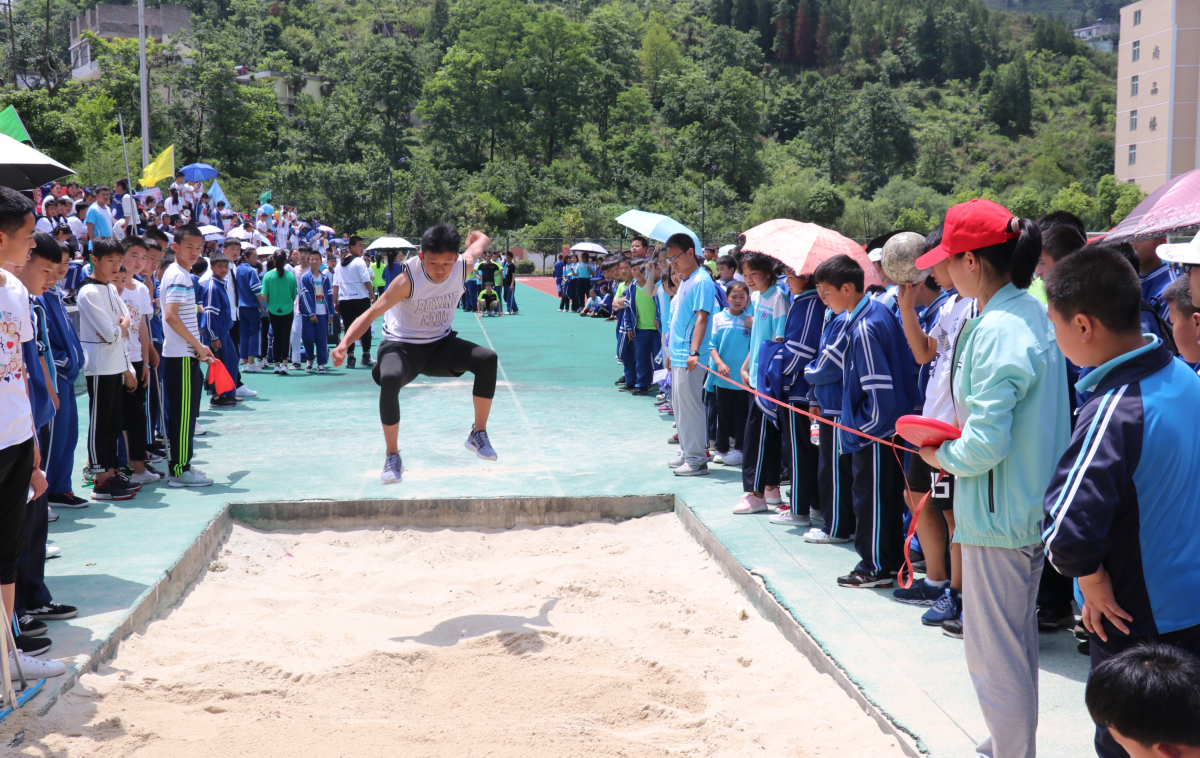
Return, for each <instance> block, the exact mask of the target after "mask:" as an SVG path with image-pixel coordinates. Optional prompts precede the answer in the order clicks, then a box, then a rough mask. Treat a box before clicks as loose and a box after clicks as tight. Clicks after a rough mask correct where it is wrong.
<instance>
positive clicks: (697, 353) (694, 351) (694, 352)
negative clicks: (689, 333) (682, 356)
mask: <svg viewBox="0 0 1200 758" xmlns="http://www.w3.org/2000/svg"><path fill="white" fill-rule="evenodd" d="M688 355H694V356H696V357H697V358H699V357H700V353H699V351H696V350H693V351H692V352H690V353H688Z"/></svg>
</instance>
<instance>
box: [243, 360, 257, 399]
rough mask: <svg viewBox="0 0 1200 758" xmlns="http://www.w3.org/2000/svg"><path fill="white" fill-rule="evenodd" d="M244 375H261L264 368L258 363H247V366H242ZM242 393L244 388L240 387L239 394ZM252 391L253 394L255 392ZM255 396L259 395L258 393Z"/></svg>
mask: <svg viewBox="0 0 1200 758" xmlns="http://www.w3.org/2000/svg"><path fill="white" fill-rule="evenodd" d="M242 373H243V374H261V373H262V366H260V365H259V364H257V363H246V364H243V365H242ZM241 391H242V388H241V387H238V392H241ZM251 391H252V392H253V390H251ZM255 394H257V393H255Z"/></svg>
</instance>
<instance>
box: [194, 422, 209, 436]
mask: <svg viewBox="0 0 1200 758" xmlns="http://www.w3.org/2000/svg"><path fill="white" fill-rule="evenodd" d="M194 434H195V435H196V436H197V437H203V436H204V435H206V434H208V430H207V429H205V428H204V427H202V426H200V425H199V424H196V431H195V432H194Z"/></svg>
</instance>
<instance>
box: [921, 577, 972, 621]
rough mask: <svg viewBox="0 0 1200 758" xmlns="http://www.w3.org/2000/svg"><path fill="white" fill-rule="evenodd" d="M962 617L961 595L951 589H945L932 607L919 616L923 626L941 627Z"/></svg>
mask: <svg viewBox="0 0 1200 758" xmlns="http://www.w3.org/2000/svg"><path fill="white" fill-rule="evenodd" d="M961 615H962V595H961V594H960V593H959V591H958V590H956V589H954V588H953V587H949V586H947V587H945V588H944V589H943V590H942V594H941V596H940V597H939V598H938V599H937V601H936V602H934V604H933V607H932V608H930V609H929V610H927V611H925V613H923V614H922V615H921V623H922V624H924V625H925V626H941V625H942V624H944V623H946V622H947V621H951V620H953V619H956V618H958V617H959V616H961Z"/></svg>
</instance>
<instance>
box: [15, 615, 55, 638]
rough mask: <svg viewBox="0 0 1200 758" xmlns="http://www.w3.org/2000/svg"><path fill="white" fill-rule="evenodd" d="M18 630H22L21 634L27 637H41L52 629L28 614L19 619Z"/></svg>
mask: <svg viewBox="0 0 1200 758" xmlns="http://www.w3.org/2000/svg"><path fill="white" fill-rule="evenodd" d="M17 628H18V629H19V630H20V634H23V635H25V636H26V637H41V636H42V635H43V634H45V633H46V631H47V630H48V629H49V628H50V627H49V626H47V625H46V623H45V622H44V621H38V620H37V619H35V618H34V617H33V616H30V615H29V614H28V613H26V614H25V615H24V616H22V617H21V618H19V619H17Z"/></svg>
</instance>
